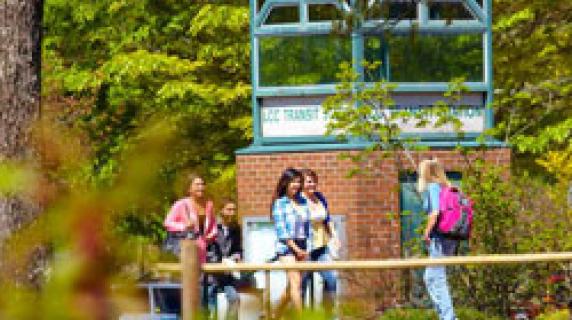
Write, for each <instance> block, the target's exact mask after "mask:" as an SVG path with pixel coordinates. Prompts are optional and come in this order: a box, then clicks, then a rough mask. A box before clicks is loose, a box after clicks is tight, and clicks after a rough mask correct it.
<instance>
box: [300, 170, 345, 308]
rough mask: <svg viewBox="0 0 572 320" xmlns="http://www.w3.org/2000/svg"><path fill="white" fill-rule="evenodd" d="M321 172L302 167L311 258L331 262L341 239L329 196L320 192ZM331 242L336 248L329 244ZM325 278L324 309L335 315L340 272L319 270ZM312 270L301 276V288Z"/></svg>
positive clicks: (306, 284)
mask: <svg viewBox="0 0 572 320" xmlns="http://www.w3.org/2000/svg"><path fill="white" fill-rule="evenodd" d="M317 189H318V175H317V174H316V172H314V171H313V170H311V169H304V170H302V197H304V198H305V199H306V201H307V205H308V208H309V210H310V225H311V232H310V234H311V239H310V248H312V250H311V251H310V255H309V260H310V261H319V262H328V261H331V260H332V259H331V252H330V251H331V250H332V249H334V250H337V249H338V248H339V241H338V238H337V237H336V234H335V230H334V224H333V222H332V221H331V217H330V213H329V211H328V202H327V201H326V197H324V195H323V194H322V193H320V192H318V190H317ZM330 246H332V247H333V248H330ZM319 274H320V275H321V277H322V279H323V280H324V295H323V297H324V298H323V302H324V310H325V312H326V313H327V314H328V315H329V316H332V315H333V309H334V302H335V297H336V288H337V275H336V272H335V271H332V270H323V271H320V272H319ZM311 279H312V273H306V275H305V276H304V278H303V280H302V292H305V291H306V288H307V286H308V284H309V282H310V281H311Z"/></svg>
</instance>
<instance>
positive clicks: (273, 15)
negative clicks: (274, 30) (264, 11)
mask: <svg viewBox="0 0 572 320" xmlns="http://www.w3.org/2000/svg"><path fill="white" fill-rule="evenodd" d="M299 21H300V10H299V9H298V7H297V6H279V7H273V8H272V10H270V14H269V15H268V17H267V18H266V20H265V21H264V24H279V23H296V22H299Z"/></svg>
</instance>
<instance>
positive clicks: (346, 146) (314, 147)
mask: <svg viewBox="0 0 572 320" xmlns="http://www.w3.org/2000/svg"><path fill="white" fill-rule="evenodd" d="M418 145H419V146H424V147H431V148H446V149H452V148H456V147H458V146H462V147H467V148H476V147H480V146H482V144H481V143H478V142H476V141H461V142H456V141H422V142H419V143H418ZM368 146H370V144H369V143H351V144H350V143H338V144H293V145H271V146H255V145H251V146H249V147H246V148H243V149H239V150H236V151H235V154H237V155H248V154H268V153H289V152H323V151H344V150H346V151H347V150H363V149H365V148H366V147H368ZM484 146H486V147H487V148H507V147H508V146H507V144H506V143H503V142H500V141H496V140H490V141H487V142H485V143H484Z"/></svg>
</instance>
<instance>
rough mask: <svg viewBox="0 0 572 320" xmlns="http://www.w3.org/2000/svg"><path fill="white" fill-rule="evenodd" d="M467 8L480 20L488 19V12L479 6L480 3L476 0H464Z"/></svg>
mask: <svg viewBox="0 0 572 320" xmlns="http://www.w3.org/2000/svg"><path fill="white" fill-rule="evenodd" d="M463 1H464V2H465V5H466V6H467V9H469V11H470V12H471V13H472V14H473V15H474V16H475V17H476V18H477V19H479V20H480V21H482V22H485V21H486V16H487V15H486V14H485V13H484V12H483V9H482V8H481V7H480V6H479V4H478V3H477V2H476V1H475V0H463Z"/></svg>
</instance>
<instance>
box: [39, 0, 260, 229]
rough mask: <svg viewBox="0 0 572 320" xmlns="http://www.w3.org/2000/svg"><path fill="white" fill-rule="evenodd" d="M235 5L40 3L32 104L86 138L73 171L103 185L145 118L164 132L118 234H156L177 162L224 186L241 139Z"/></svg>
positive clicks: (244, 30) (241, 53)
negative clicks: (37, 80)
mask: <svg viewBox="0 0 572 320" xmlns="http://www.w3.org/2000/svg"><path fill="white" fill-rule="evenodd" d="M247 5H248V3H247V1H228V2H224V3H208V2H204V3H203V2H196V1H162V2H160V3H159V2H156V1H147V0H145V1H137V2H136V3H131V2H127V1H123V0H121V1H117V0H104V1H98V2H96V3H95V2H94V3H85V2H82V1H75V0H73V1H59V0H48V1H46V2H45V7H44V25H45V34H44V39H43V59H44V61H43V77H42V80H43V96H44V100H43V101H44V103H43V104H44V105H43V108H44V109H45V110H48V111H49V114H51V115H53V118H54V120H56V121H58V122H59V123H61V124H62V125H63V126H64V127H67V128H68V129H70V130H73V131H74V132H76V133H77V137H78V138H79V139H80V140H81V143H82V144H83V145H86V146H89V150H88V152H89V154H90V158H91V161H90V162H88V163H86V164H85V165H84V169H83V172H82V174H81V175H79V176H78V178H81V179H84V180H86V181H89V182H90V183H92V184H93V185H95V186H99V187H101V188H108V187H110V186H113V185H114V184H115V183H117V181H116V179H117V177H118V175H119V174H120V172H121V171H122V170H126V168H125V167H123V165H124V161H123V159H122V155H123V154H125V152H128V151H129V150H131V149H132V148H133V146H134V145H136V144H137V143H138V142H139V141H140V140H141V139H144V134H145V132H144V131H143V130H142V128H144V127H145V126H146V124H147V122H148V120H149V119H151V118H162V119H166V123H168V125H169V126H170V127H171V128H173V129H176V139H175V140H174V142H173V143H171V144H170V145H165V146H164V147H163V151H162V152H163V154H164V158H165V159H164V162H163V165H162V166H161V168H160V170H159V172H160V179H159V180H158V181H157V184H156V186H155V188H154V189H153V192H152V193H151V194H152V195H153V197H152V199H153V201H150V203H147V205H146V206H144V207H141V206H139V205H135V204H134V205H133V206H132V207H131V208H129V209H128V210H127V211H126V212H125V213H126V218H125V219H124V220H122V221H120V222H119V223H118V224H117V227H118V228H119V230H120V231H122V232H123V231H124V232H128V233H131V234H133V233H134V234H139V235H148V236H151V237H152V238H154V239H159V238H160V237H161V235H162V233H161V232H160V228H159V226H160V222H161V220H162V218H163V216H164V214H165V211H166V209H167V206H168V205H169V204H170V203H171V202H172V201H173V200H174V199H175V198H177V197H180V196H182V195H183V191H184V190H185V188H184V187H183V185H182V184H184V183H183V180H184V176H185V174H186V173H188V172H189V171H196V172H199V173H201V174H203V175H205V177H206V179H207V181H209V182H210V181H214V183H213V186H212V187H211V188H210V191H211V193H212V194H213V195H215V196H216V198H218V197H225V196H229V195H232V193H233V192H234V180H233V179H234V176H233V175H234V151H235V150H236V149H238V148H240V147H242V146H245V145H246V144H247V143H248V141H249V139H250V138H251V137H252V130H251V120H250V114H251V113H250V91H251V89H250V85H249V82H250V79H249V77H250V72H249V63H250V60H249V55H250V46H249V38H248V35H249V33H248V28H249V19H248V18H249V16H248V7H247ZM142 211H144V212H146V214H145V215H141V212H142Z"/></svg>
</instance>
